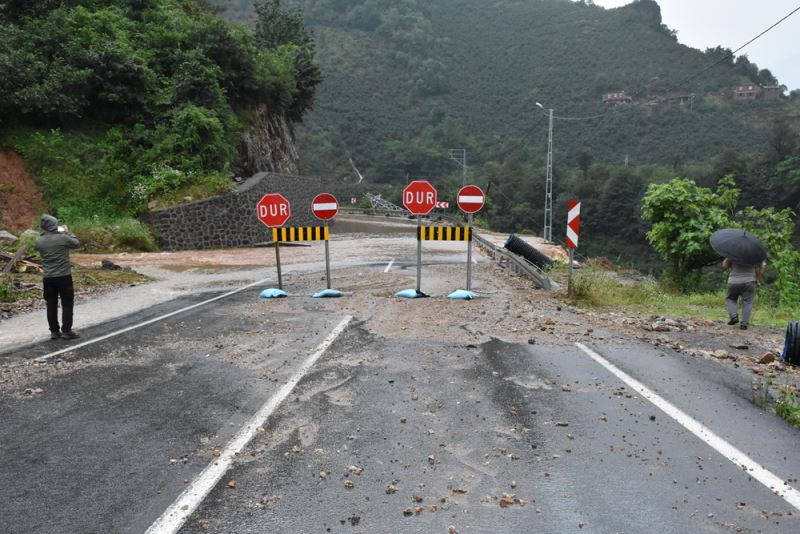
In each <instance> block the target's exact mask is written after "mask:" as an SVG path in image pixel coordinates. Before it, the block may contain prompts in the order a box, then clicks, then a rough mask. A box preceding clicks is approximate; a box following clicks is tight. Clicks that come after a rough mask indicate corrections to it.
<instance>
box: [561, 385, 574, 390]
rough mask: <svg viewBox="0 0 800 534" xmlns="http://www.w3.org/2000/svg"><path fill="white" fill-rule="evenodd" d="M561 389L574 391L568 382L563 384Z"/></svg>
mask: <svg viewBox="0 0 800 534" xmlns="http://www.w3.org/2000/svg"><path fill="white" fill-rule="evenodd" d="M561 391H572V388H571V387H569V386H568V385H566V384H562V385H561Z"/></svg>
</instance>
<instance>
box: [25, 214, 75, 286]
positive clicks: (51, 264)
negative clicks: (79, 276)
mask: <svg viewBox="0 0 800 534" xmlns="http://www.w3.org/2000/svg"><path fill="white" fill-rule="evenodd" d="M41 228H42V233H41V234H40V235H39V238H38V239H37V240H36V250H38V251H39V254H41V255H42V268H43V269H44V278H56V277H58V276H69V275H71V274H72V266H71V265H70V263H69V249H71V248H78V247H79V246H81V243H80V241H78V238H77V237H75V234H73V233H71V232H69V233H62V232H59V231H58V219H56V218H55V217H53V216H52V215H47V214H44V215H42V221H41Z"/></svg>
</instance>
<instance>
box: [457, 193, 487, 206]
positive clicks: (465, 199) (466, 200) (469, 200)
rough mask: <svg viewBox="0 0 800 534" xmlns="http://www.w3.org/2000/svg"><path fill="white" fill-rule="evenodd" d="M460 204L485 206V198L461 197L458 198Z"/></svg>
mask: <svg viewBox="0 0 800 534" xmlns="http://www.w3.org/2000/svg"><path fill="white" fill-rule="evenodd" d="M458 201H459V202H463V203H464V204H483V197H473V196H467V195H464V196H460V197H458Z"/></svg>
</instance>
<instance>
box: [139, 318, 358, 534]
mask: <svg viewBox="0 0 800 534" xmlns="http://www.w3.org/2000/svg"><path fill="white" fill-rule="evenodd" d="M351 320H352V317H351V316H350V315H348V316H346V317H345V318H344V319H342V321H341V322H340V323H339V324H338V325H337V326H336V328H334V329H333V331H332V332H331V333H330V334H328V337H326V338H325V340H324V341H323V342H322V343H321V344H320V345H319V346H318V347H317V348H316V350H315V351H314V353H313V354H312V355H311V356H309V357H308V359H307V360H306V361H305V362H303V365H301V366H300V368H299V369H298V370H297V372H296V373H295V374H294V375H293V376H292V378H291V379H290V380H289V381H288V382H287V383H286V384H284V385H283V387H281V389H279V390H278V392H277V393H276V394H275V395H274V396H273V397H272V398H271V399H269V400H268V401H267V402H266V404H264V405H263V406H262V407H261V408H260V409H259V410H258V412H256V414H255V415H254V416H253V417H251V418H250V420H249V421H248V422H247V423H246V424H245V425H244V426H243V427H242V429H241V430H239V432H237V433H236V435H235V436H234V438H233V439H232V440H231V442H230V443H228V445H227V446H226V447H225V450H223V451H222V453H221V454H220V456H219V458H218V459H217V460H215V461H214V462H213V463H210V464H208V465H207V466H206V468H205V469H203V471H202V472H201V473H200V474H199V475H198V476H197V477H196V478H195V479H194V480H193V481H192V482H191V483H190V484H189V486H188V487H187V488H186V489H185V490H183V493H181V494H180V495H179V496H178V498H177V499H176V500H175V502H173V503H172V504H171V505H170V506H169V508H167V509H166V510H165V511H164V513H163V514H161V517H159V518H158V519H156V521H155V522H154V523H153V524H152V525H150V528H148V529H147V531H146V532H145V534H174V533H175V532H178V530H180V528H181V527H182V526H183V524H184V523H185V522H186V520H187V519H189V516H191V515H192V514H193V513H194V511H195V510H196V509H197V507H198V506H200V503H202V502H203V500H204V499H205V498H206V497H207V496H208V494H209V492H211V490H212V489H213V488H214V486H216V485H217V483H218V482H219V481H220V479H221V478H222V477H223V476H224V475H225V472H226V471H227V470H228V469H229V468H230V466H231V464H232V463H233V460H234V459H235V458H236V456H237V455H238V454H239V453H241V452H242V450H243V449H244V448H245V446H247V444H248V443H249V442H250V440H251V439H253V436H255V435H256V432H258V429H259V427H261V426H262V425H263V424H264V423H265V422H266V420H267V419H268V418H269V417H270V416H271V415H272V412H274V411H275V409H276V408H277V407H278V406H280V404H281V403H282V402H283V401H284V399H286V397H288V396H289V394H290V393H291V392H292V390H293V389H294V387H295V386H296V385H297V383H298V382H300V380H301V379H302V378H303V377H304V376H305V375H306V374H308V372H309V371H310V370H311V368H312V367H313V366H314V364H315V363H316V362H317V360H318V359H319V358H320V356H322V355H323V354H324V353H325V351H326V350H327V349H328V347H330V346H331V344H332V343H333V342H334V341H335V340H336V338H337V337H339V334H341V333H342V332H344V329H345V328H347V325H348V324H349V323H350V321H351Z"/></svg>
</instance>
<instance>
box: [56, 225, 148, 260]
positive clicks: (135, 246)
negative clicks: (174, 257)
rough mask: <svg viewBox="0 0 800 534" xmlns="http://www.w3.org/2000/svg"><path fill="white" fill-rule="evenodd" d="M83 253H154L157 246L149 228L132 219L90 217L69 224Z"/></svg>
mask: <svg viewBox="0 0 800 534" xmlns="http://www.w3.org/2000/svg"><path fill="white" fill-rule="evenodd" d="M69 227H70V230H71V231H73V232H74V233H75V235H76V236H77V237H78V239H79V240H80V242H81V251H83V252H112V251H113V252H124V251H133V250H142V251H154V250H157V248H158V247H157V245H156V241H155V238H154V237H153V234H152V233H151V232H150V230H149V228H148V227H147V226H145V225H144V224H142V223H141V222H139V221H137V220H136V219H132V218H114V217H92V218H89V219H76V220H74V222H73V221H71V222H70V223H69Z"/></svg>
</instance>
